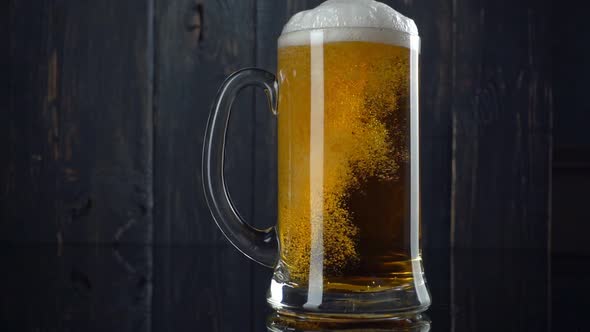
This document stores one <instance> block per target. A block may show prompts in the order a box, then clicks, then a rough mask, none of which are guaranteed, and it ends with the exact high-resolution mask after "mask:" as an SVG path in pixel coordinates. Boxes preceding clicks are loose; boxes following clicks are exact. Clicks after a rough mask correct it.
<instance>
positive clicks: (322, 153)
mask: <svg viewBox="0 0 590 332" xmlns="http://www.w3.org/2000/svg"><path fill="white" fill-rule="evenodd" d="M359 30H360V33H359ZM304 33H305V34H303V33H300V35H299V36H297V32H296V33H291V34H285V35H283V36H282V37H281V40H280V42H279V49H278V75H277V76H278V81H279V86H280V89H279V114H278V190H279V191H278V216H279V220H278V237H279V243H280V261H279V264H278V267H277V271H278V273H280V274H281V276H282V278H283V279H284V280H283V283H284V284H291V285H293V286H294V287H298V286H302V285H306V284H307V283H308V282H309V280H308V279H309V276H310V272H311V273H312V274H313V272H312V271H310V269H312V268H313V266H314V264H315V265H319V269H320V270H321V271H319V272H320V273H321V274H322V278H323V289H324V291H331V290H333V291H343V290H344V291H360V292H365V291H369V292H370V291H382V290H386V289H390V288H394V287H401V286H404V285H408V284H410V283H411V282H412V259H414V260H419V259H420V257H419V256H416V257H412V254H411V248H410V238H411V234H410V232H411V231H412V229H411V227H410V163H411V159H410V55H411V52H410V48H408V47H406V46H404V45H399V44H402V43H400V42H395V41H393V42H392V41H391V40H390V39H388V38H387V37H383V36H384V33H383V32H382V31H380V30H378V29H356V34H355V35H354V38H352V37H351V38H348V37H350V36H351V35H348V36H347V34H346V33H345V31H343V30H342V29H341V30H337V31H332V32H329V31H318V37H317V38H315V37H314V33H313V32H311V33H309V32H304ZM390 35H391V34H390ZM305 36H309V37H305ZM314 85H315V86H314ZM314 109H315V110H316V111H315V112H316V113H320V114H319V115H318V114H314ZM318 122H319V124H318ZM322 122H323V123H322ZM317 224H320V226H317ZM314 225H315V226H316V229H315V230H314ZM314 245H315V246H316V247H319V251H320V253H321V255H320V256H317V255H316V257H315V258H316V259H315V261H314V253H313V251H314V248H313V247H314ZM315 250H316V251H317V250H318V249H315ZM318 257H319V258H318ZM318 259H319V260H320V261H317V260H318ZM316 269H317V267H316ZM316 273H317V272H316Z"/></svg>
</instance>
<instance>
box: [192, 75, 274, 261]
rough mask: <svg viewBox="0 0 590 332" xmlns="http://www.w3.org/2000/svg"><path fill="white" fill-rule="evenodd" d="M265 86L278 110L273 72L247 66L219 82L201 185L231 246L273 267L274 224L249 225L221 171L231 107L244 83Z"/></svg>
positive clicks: (212, 111)
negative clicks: (257, 226)
mask: <svg viewBox="0 0 590 332" xmlns="http://www.w3.org/2000/svg"><path fill="white" fill-rule="evenodd" d="M249 85H253V86H258V87H261V88H262V89H264V92H265V93H266V96H267V98H268V103H269V106H270V109H271V110H272V112H273V113H274V114H275V115H276V114H277V100H278V83H277V80H276V78H275V75H273V74H271V73H269V72H267V71H265V70H262V69H257V68H246V69H242V70H239V71H237V72H235V73H233V74H232V75H230V76H229V77H228V78H227V79H226V80H225V81H224V82H223V84H222V85H221V88H220V89H219V92H218V93H217V97H216V98H215V103H214V104H213V108H212V109H211V114H209V120H208V121H207V130H206V131H205V142H204V143H205V144H204V146H203V188H204V190H205V198H206V200H207V205H208V206H209V209H210V210H211V215H212V216H213V219H214V220H215V223H216V224H217V226H218V227H219V229H220V230H221V231H222V232H223V235H225V237H226V238H227V239H228V240H229V242H231V243H232V244H233V245H234V247H236V248H237V249H238V250H239V251H241V252H242V253H243V254H244V255H246V256H248V257H249V258H251V259H253V260H254V261H256V262H258V263H260V264H262V265H264V266H267V267H274V266H275V264H276V262H277V260H278V240H277V236H276V232H275V227H274V226H273V227H270V228H267V229H256V228H254V227H252V226H250V225H248V224H247V223H246V222H245V221H244V219H243V218H242V217H241V216H240V214H239V213H238V211H237V210H236V207H235V206H234V204H233V203H232V201H231V198H230V196H229V193H228V190H227V185H226V183H225V177H224V172H223V164H224V156H225V139H226V136H227V135H226V134H227V124H228V121H229V117H230V114H231V107H232V104H233V102H234V100H235V99H236V96H237V95H238V93H239V92H240V91H241V90H242V89H243V88H244V87H246V86H249Z"/></svg>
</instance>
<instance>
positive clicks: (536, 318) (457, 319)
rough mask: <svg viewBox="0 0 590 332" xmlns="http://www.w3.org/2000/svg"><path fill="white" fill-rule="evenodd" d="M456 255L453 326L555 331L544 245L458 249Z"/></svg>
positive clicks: (460, 328) (455, 328) (454, 329)
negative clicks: (531, 247) (517, 247)
mask: <svg viewBox="0 0 590 332" xmlns="http://www.w3.org/2000/svg"><path fill="white" fill-rule="evenodd" d="M452 257H453V261H452V267H451V269H452V274H451V278H452V284H451V292H452V298H451V302H450V304H451V313H452V314H451V329H450V331H452V332H459V331H497V330H499V329H500V330H502V331H551V326H550V325H551V313H550V300H551V299H550V293H549V288H550V282H549V261H548V259H547V256H546V252H545V250H543V249H532V250H531V249H525V250H523V249H518V250H502V249H500V250H498V249H463V250H461V249H457V250H455V251H454V252H453V254H452ZM498 322H501V323H500V324H498ZM500 325H501V326H502V327H501V328H500Z"/></svg>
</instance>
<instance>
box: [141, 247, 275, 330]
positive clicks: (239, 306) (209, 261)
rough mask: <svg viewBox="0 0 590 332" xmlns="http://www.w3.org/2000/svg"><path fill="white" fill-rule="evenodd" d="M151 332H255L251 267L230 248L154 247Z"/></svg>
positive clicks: (261, 318)
mask: <svg viewBox="0 0 590 332" xmlns="http://www.w3.org/2000/svg"><path fill="white" fill-rule="evenodd" d="M154 258H155V260H156V262H158V263H157V264H156V265H155V266H154V269H155V271H154V275H155V277H154V289H153V304H154V306H153V309H152V310H153V313H154V314H153V316H152V318H153V321H152V322H153V326H152V330H153V331H178V332H182V331H195V330H198V331H211V332H219V331H227V332H233V331H253V329H252V328H251V324H254V322H255V321H257V320H261V321H262V320H264V318H263V317H260V318H258V316H252V312H253V310H252V307H251V306H250V305H249V303H250V292H251V289H250V278H249V273H248V269H249V264H250V262H248V261H247V260H246V259H245V258H244V259H242V258H241V257H238V258H240V260H236V259H235V258H236V250H235V249H234V248H231V247H229V246H227V245H197V246H163V247H160V246H159V247H155V249H154ZM256 318H258V319H256Z"/></svg>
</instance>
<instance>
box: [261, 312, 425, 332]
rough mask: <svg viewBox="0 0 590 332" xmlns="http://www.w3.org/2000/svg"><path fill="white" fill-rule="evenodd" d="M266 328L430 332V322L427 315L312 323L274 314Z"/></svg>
mask: <svg viewBox="0 0 590 332" xmlns="http://www.w3.org/2000/svg"><path fill="white" fill-rule="evenodd" d="M266 328H267V329H268V332H331V331H333V332H336V331H349V332H352V331H363V332H428V331H430V320H429V319H428V318H427V317H426V316H425V315H414V316H405V317H398V318H394V319H387V320H379V321H370V322H350V321H348V322H343V321H310V320H306V319H302V318H297V317H291V316H285V315H280V314H278V313H272V314H270V315H269V316H268V318H267V320H266Z"/></svg>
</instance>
